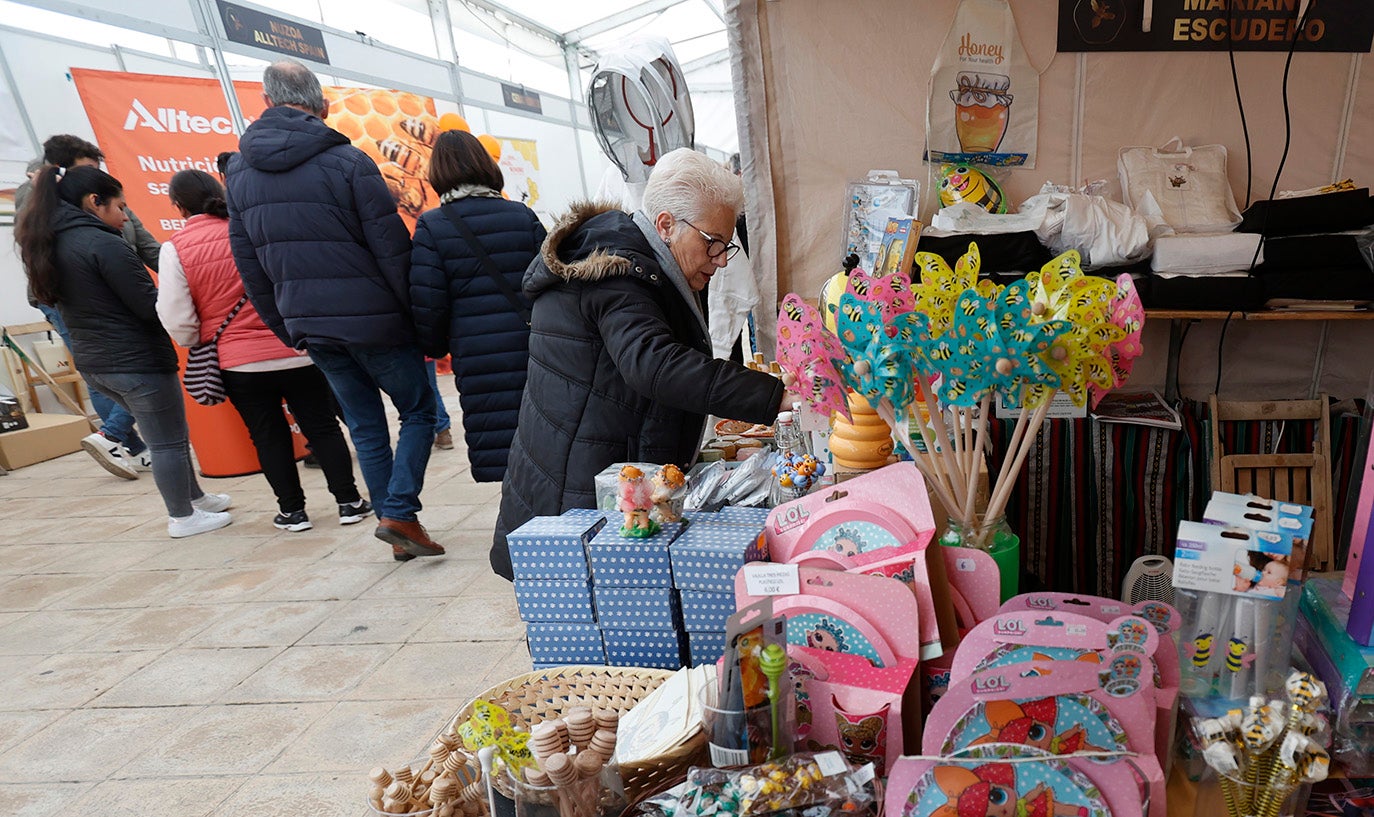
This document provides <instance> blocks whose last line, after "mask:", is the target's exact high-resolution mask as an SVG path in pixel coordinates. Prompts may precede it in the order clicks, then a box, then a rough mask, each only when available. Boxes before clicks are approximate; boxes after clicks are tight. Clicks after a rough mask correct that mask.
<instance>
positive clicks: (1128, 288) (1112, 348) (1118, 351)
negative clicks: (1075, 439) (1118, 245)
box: [1088, 272, 1145, 408]
mask: <svg viewBox="0 0 1374 817" xmlns="http://www.w3.org/2000/svg"><path fill="white" fill-rule="evenodd" d="M1107 320H1108V323H1111V324H1112V325H1114V326H1117V327H1119V328H1120V329H1121V331H1122V332H1125V333H1126V336H1125V337H1124V338H1122V339H1120V340H1117V341H1115V342H1113V343H1112V344H1111V345H1109V346H1108V347H1107V357H1108V359H1109V360H1110V361H1111V367H1112V388H1120V387H1121V385H1122V384H1124V383H1125V382H1126V379H1127V378H1128V377H1130V376H1131V368H1132V367H1133V366H1135V359H1136V358H1138V357H1140V354H1141V352H1143V351H1144V350H1145V349H1144V347H1143V346H1141V344H1140V333H1141V332H1142V331H1143V330H1144V328H1145V307H1144V306H1143V305H1142V304H1141V303H1140V293H1138V292H1136V289H1135V282H1134V281H1133V280H1132V279H1131V276H1130V274H1129V273H1124V272H1123V273H1122V274H1121V275H1119V276H1117V279H1116V293H1115V295H1114V296H1113V297H1112V304H1111V311H1110V315H1109V316H1108V319H1107ZM1088 390H1089V392H1090V393H1091V395H1092V405H1093V407H1094V408H1096V407H1097V404H1098V403H1100V402H1102V398H1103V397H1106V396H1107V392H1108V391H1109V389H1104V388H1102V387H1101V386H1099V385H1097V384H1096V383H1094V384H1090V385H1089V387H1088Z"/></svg>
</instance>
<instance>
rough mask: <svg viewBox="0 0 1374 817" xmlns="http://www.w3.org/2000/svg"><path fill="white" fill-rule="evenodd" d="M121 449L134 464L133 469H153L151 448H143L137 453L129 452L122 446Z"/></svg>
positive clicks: (145, 470)
mask: <svg viewBox="0 0 1374 817" xmlns="http://www.w3.org/2000/svg"><path fill="white" fill-rule="evenodd" d="M122 451H123V453H124V456H125V457H128V459H129V462H132V463H133V464H134V470H135V471H143V472H147V471H152V470H153V452H152V451H151V450H149V449H147V448H145V449H143V451H142V452H140V453H138V454H130V453H129V449H127V448H122Z"/></svg>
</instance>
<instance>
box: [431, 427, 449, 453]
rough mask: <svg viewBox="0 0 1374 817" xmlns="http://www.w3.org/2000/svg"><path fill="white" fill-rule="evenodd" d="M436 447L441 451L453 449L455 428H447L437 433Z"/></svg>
mask: <svg viewBox="0 0 1374 817" xmlns="http://www.w3.org/2000/svg"><path fill="white" fill-rule="evenodd" d="M434 447H435V448H437V449H439V450H440V451H451V450H452V449H453V429H451V428H446V429H444V430H443V431H440V432H439V433H438V434H435V435H434Z"/></svg>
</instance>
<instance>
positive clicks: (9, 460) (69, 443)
mask: <svg viewBox="0 0 1374 817" xmlns="http://www.w3.org/2000/svg"><path fill="white" fill-rule="evenodd" d="M27 417H28V421H29V427H28V428H22V429H19V430H17V431H7V432H5V433H4V434H0V465H3V466H5V467H6V468H8V469H10V470H14V469H15V468H23V467H24V466H25V465H33V464H34V463H36V462H43V461H44V460H50V459H54V458H56V457H60V456H63V455H64V454H70V453H72V452H74V451H80V450H81V440H82V438H83V437H85V436H86V435H87V434H90V433H91V426H90V424H89V423H87V422H86V418H85V417H77V416H75V415H71V414H29V415H27Z"/></svg>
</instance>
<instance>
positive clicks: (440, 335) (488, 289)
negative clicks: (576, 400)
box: [410, 131, 545, 482]
mask: <svg viewBox="0 0 1374 817" xmlns="http://www.w3.org/2000/svg"><path fill="white" fill-rule="evenodd" d="M429 183H430V186H431V187H433V188H434V190H435V191H437V192H438V193H439V194H440V195H439V200H440V201H441V202H443V203H442V204H441V205H440V206H439V207H437V208H435V209H433V210H430V211H429V212H428V213H425V214H424V215H422V216H420V219H419V222H418V223H417V224H416V225H415V241H414V245H413V247H412V249H411V255H410V308H411V311H412V313H413V314H414V317H415V327H416V332H417V334H418V337H419V342H420V348H421V349H422V350H424V352H425V354H427V355H429V356H430V357H434V358H441V357H443V356H445V355H452V357H453V373H454V375H455V376H456V377H457V379H458V402H459V404H460V405H461V406H462V407H463V432H464V438H465V439H466V441H467V449H468V461H469V462H470V463H471V464H472V478H473V479H474V480H476V481H477V482H500V481H501V479H502V478H503V477H504V476H505V475H506V458H507V456H508V455H509V453H510V445H511V440H512V439H513V438H514V437H515V425H516V420H517V418H518V416H519V413H520V395H521V393H522V392H523V391H524V390H525V366H526V362H527V361H528V360H529V337H530V328H529V314H530V313H529V309H530V303H529V301H528V300H527V299H525V298H524V297H522V296H521V295H520V282H521V278H522V277H523V276H524V274H525V268H526V267H528V266H529V265H530V261H532V260H534V257H535V255H536V254H537V253H538V252H539V245H540V244H541V243H543V241H544V235H545V231H544V226H543V225H542V224H540V223H539V219H538V217H537V216H535V214H534V212H533V211H532V210H530V208H528V207H526V206H525V205H523V204H519V203H517V202H513V201H507V200H506V199H505V198H503V197H502V195H501V188H502V187H503V186H504V179H503V178H502V175H501V168H499V167H497V165H496V162H494V161H492V158H491V156H489V155H488V154H487V151H486V149H485V148H483V147H482V143H481V142H478V141H477V137H475V136H473V135H472V134H470V133H466V132H464V131H446V132H444V133H443V134H440V136H439V139H438V141H437V142H436V143H435V145H434V153H433V155H431V156H430V160H429ZM460 224H461V225H462V226H460ZM464 228H466V230H467V231H468V234H466V235H465V234H464ZM474 241H475V242H476V244H474ZM484 254H485V256H486V258H484V257H483V255H484ZM488 261H489V262H490V263H488Z"/></svg>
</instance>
